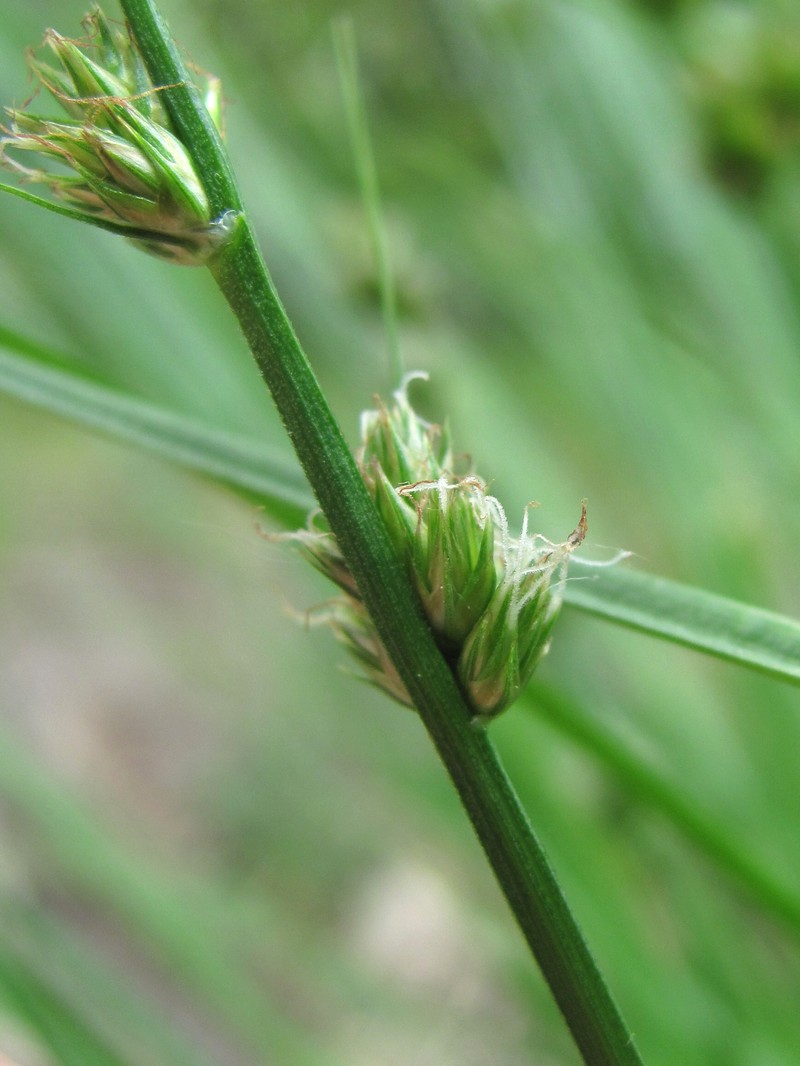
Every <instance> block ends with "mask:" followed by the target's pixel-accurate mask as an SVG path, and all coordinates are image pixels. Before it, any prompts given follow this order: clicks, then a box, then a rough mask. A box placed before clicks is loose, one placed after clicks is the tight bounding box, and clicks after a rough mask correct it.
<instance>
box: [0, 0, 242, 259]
mask: <svg viewBox="0 0 800 1066" xmlns="http://www.w3.org/2000/svg"><path fill="white" fill-rule="evenodd" d="M84 26H85V28H86V30H87V35H86V37H85V39H83V40H80V41H76V40H71V39H69V38H67V37H63V36H61V34H59V33H56V31H55V30H48V31H47V33H46V34H45V38H44V45H45V47H46V48H47V49H48V50H49V52H50V53H51V55H52V56H53V57H54V58H55V60H56V64H55V65H51V64H50V63H46V62H44V61H43V60H41V59H39V58H38V57H37V56H36V55H35V54H33V53H31V55H30V56H29V65H30V68H31V72H32V74H33V77H34V80H35V82H36V84H37V92H38V91H39V90H42V89H43V90H45V91H46V94H47V95H49V96H50V97H51V98H52V99H54V100H55V101H56V102H57V104H58V106H59V108H60V111H61V117H59V118H58V119H51V118H44V117H41V116H39V115H36V114H32V113H30V112H28V111H26V110H15V109H8V115H9V121H10V124H9V127H8V129H7V130H5V135H4V136H3V137H2V138H0V163H2V164H3V165H4V166H5V167H6V168H8V169H10V170H12V171H14V172H15V173H16V175H17V176H18V178H20V179H21V181H22V182H24V183H33V184H38V185H41V186H44V187H46V189H47V190H48V191H49V193H50V194H51V196H52V197H53V198H54V199H55V200H60V201H61V202H62V203H63V204H64V205H65V206H66V207H68V208H69V209H70V210H71V211H72V212H73V213H74V217H80V218H81V219H82V220H83V221H86V222H90V223H94V224H95V225H100V226H106V227H109V226H113V227H116V228H118V229H119V230H120V231H122V232H124V233H126V235H127V234H130V237H131V239H132V240H134V241H135V242H136V243H137V244H138V245H139V246H140V247H142V248H143V249H144V250H145V251H148V252H150V253H152V254H154V255H157V256H159V257H160V258H166V259H169V260H170V261H172V262H176V263H181V264H186V265H190V266H195V265H201V264H203V263H205V262H206V261H207V260H208V259H209V257H210V256H211V255H212V254H213V253H214V252H215V251H216V250H217V249H218V248H219V247H220V246H221V244H222V243H224V241H225V240H227V239H228V237H229V236H230V232H231V231H232V229H233V226H234V224H235V218H232V217H228V216H223V217H222V218H220V219H213V218H212V217H211V212H210V209H209V205H208V200H207V198H206V195H205V192H204V190H203V186H202V184H201V182H200V179H199V177H198V175H197V173H196V172H195V170H194V167H193V165H192V162H191V159H190V158H189V155H188V153H187V151H186V149H185V148H184V146H183V144H182V143H181V141H180V140H179V139H178V137H177V136H176V135H175V132H174V130H173V128H172V125H171V122H170V119H169V116H168V114H167V112H166V109H165V108H164V106H163V101H162V97H163V93H162V91H161V90H160V89H159V88H157V87H154V86H153V85H152V83H151V82H150V80H149V77H148V74H147V71H146V70H145V67H144V63H143V62H142V59H141V56H140V55H139V53H138V51H137V49H136V47H135V45H134V43H133V41H132V39H131V37H130V35H129V34H128V33H127V32H126V31H125V30H124V29H119V28H115V27H113V26H112V25H111V24H110V23H109V22H108V21H107V19H106V18H105V16H104V15H103V14H102V12H100V11H99V10H97V11H95V12H93V13H92V14H91V15H87V17H86V19H85V20H84ZM202 80H203V82H204V84H203V86H202V91H203V95H204V97H205V103H206V106H207V108H208V110H209V113H210V114H211V116H212V119H213V120H214V121H215V122H219V120H220V113H221V91H220V85H219V81H218V79H216V78H204V79H202ZM23 159H32V160H33V165H29V163H27V162H23V161H22V160H23ZM40 202H42V201H40Z"/></svg>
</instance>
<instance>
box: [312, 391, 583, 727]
mask: <svg viewBox="0 0 800 1066" xmlns="http://www.w3.org/2000/svg"><path fill="white" fill-rule="evenodd" d="M415 376H424V375H409V377H408V378H407V379H406V380H405V381H404V383H403V386H402V387H401V388H400V389H399V390H398V392H396V393H395V395H394V398H393V402H392V403H391V404H390V405H388V406H386V405H383V404H380V405H379V406H378V407H377V408H376V409H375V410H371V411H366V412H364V414H363V415H362V418H361V447H360V449H359V452H358V455H357V459H358V464H359V468H360V470H361V474H362V477H363V478H364V481H365V483H366V485H367V486H368V488H369V490H370V493H371V495H372V498H373V500H374V501H375V504H376V506H377V509H378V512H379V513H380V515H381V518H382V519H383V522H384V524H385V526H386V528H387V530H388V532H389V535H390V536H391V538H392V541H393V542H394V544H395V546H396V548H397V551H398V553H399V554H400V555H401V556H402V558H403V559H404V560H405V561H406V565H407V569H408V574H409V579H410V580H411V581H412V582H413V583H414V586H415V588H416V590H417V593H418V595H419V598H420V600H421V603H422V606H423V609H424V612H425V615H426V617H427V619H428V621H429V623H430V626H431V629H432V631H433V633H434V636H435V638H436V640H437V643H438V644H439V647H440V648H441V650H442V652H443V654H444V655H445V657H446V658H447V659H448V661H449V662H450V663H451V665H452V668H453V670H454V672H455V674H456V676H457V678H458V680H459V682H460V684H461V686H462V688H463V691H464V693H465V695H466V697H467V700H468V702H469V704H470V706H471V708H472V711H473V713H474V718H475V721H476V722H488V721H489V720H490V719H492V718H494V717H495V716H496V715H497V714H499V713H500V712H501V711H503V710H504V709H505V708H506V707H508V706H509V704H511V703H512V702H513V700H514V699H515V698H516V696H517V694H518V693H519V692H520V690H521V689H522V687H523V686H524V685H525V684H526V683H527V681H528V680H529V678H530V677H531V674H532V673H533V671H534V670H535V668H536V666H537V664H538V663H539V661H540V660H541V658H542V656H543V655H545V653H546V652H547V649H548V646H549V644H550V635H551V631H552V628H553V624H554V622H555V620H556V617H557V615H558V612H559V608H560V606H561V601H562V597H563V588H564V580H565V576H566V568H567V561H568V559H569V556H570V555H571V553H572V552H573V551H574V550H575V549H576V548H577V547H578V546H579V545H580V544H581V542H582V541H583V539H584V537H585V536H586V529H587V525H586V506H585V503H584V504H583V505H582V507H581V515H580V520H579V522H578V525H577V527H576V528H575V529H574V530H573V532H572V533H571V534H570V535H569V536H568V537H567V539H566V540H565V541H563V542H562V543H557V544H556V543H552V542H551V541H549V540H547V539H546V538H545V537H543V536H542V535H541V534H539V533H535V534H531V533H530V532H529V529H528V510H527V509H526V512H525V515H524V517H523V522H522V530H521V532H520V535H519V536H518V537H516V538H515V537H512V536H511V534H510V532H509V526H508V521H507V519H506V515H505V512H504V511H503V508H502V506H501V505H500V503H499V502H498V500H497V499H496V498H495V497H494V496H492V495H490V493H489V492H488V490H487V486H486V483H485V482H484V481H482V480H481V478H479V477H478V476H477V475H476V474H475V473H472V472H467V473H461V474H457V473H456V472H455V470H456V465H457V464H456V463H455V462H454V456H453V452H452V448H451V443H450V438H449V433H448V431H447V430H446V429H443V428H441V427H439V426H435V425H431V424H429V423H427V422H425V421H424V420H423V419H421V418H420V417H419V416H418V415H417V414H416V412H415V411H414V409H413V408H412V406H411V404H410V403H409V400H408V392H407V386H408V382H409V380H410V379H411V378H413V377H415ZM293 539H295V540H296V541H297V542H298V543H299V544H300V546H301V549H302V551H303V552H304V553H305V555H306V556H307V557H308V558H309V560H310V561H311V562H312V563H313V565H314V566H315V567H316V568H317V569H318V570H320V571H321V572H322V573H324V574H325V575H326V576H327V577H328V578H330V580H332V581H333V582H335V583H336V585H338V587H339V589H340V590H341V593H342V595H341V596H339V597H338V598H337V599H335V600H333V601H332V602H331V603H329V604H326V605H325V606H324V607H323V608H322V609H320V610H318V611H317V612H315V613H314V614H313V615H312V617H311V620H312V621H316V622H324V623H327V624H329V625H330V626H331V627H332V629H333V630H334V632H335V633H336V635H337V636H338V637H339V638H340V639H341V640H342V641H343V642H344V643H345V644H346V645H347V646H348V648H349V649H350V651H351V652H352V653H353V654H354V655H355V657H356V658H357V660H358V661H359V663H360V664H361V667H362V669H363V671H364V673H365V674H366V676H367V678H368V679H369V680H370V681H372V682H373V683H374V684H376V685H378V686H379V687H380V688H382V689H384V690H385V691H386V692H388V693H389V694H390V695H391V696H393V697H394V698H395V699H397V700H399V701H400V702H402V703H406V704H409V705H410V703H411V701H410V699H409V697H408V694H407V693H406V690H405V688H404V686H403V683H402V681H401V680H400V678H399V676H398V675H397V672H396V671H395V669H394V667H393V665H392V663H391V661H390V660H389V656H388V655H387V653H386V651H385V650H384V648H383V645H382V643H381V641H380V639H379V637H378V634H377V632H376V631H375V628H374V626H373V624H372V622H371V620H370V618H369V615H368V614H367V612H366V610H365V608H364V606H363V604H362V602H361V598H360V596H359V594H358V589H357V587H356V583H355V581H354V579H353V577H352V575H351V573H350V571H349V569H348V567H347V564H346V562H345V559H344V557H343V556H342V554H341V552H340V550H339V547H338V545H337V543H336V540H335V538H334V537H333V536H332V535H331V534H330V533H328V532H326V531H325V530H321V529H319V528H316V520H314V519H312V521H311V523H310V525H309V528H308V529H307V530H304V531H301V532H299V533H297V534H293Z"/></svg>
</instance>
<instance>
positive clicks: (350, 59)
mask: <svg viewBox="0 0 800 1066" xmlns="http://www.w3.org/2000/svg"><path fill="white" fill-rule="evenodd" d="M332 33H333V46H334V49H335V52H336V66H337V69H338V71H339V84H340V86H341V92H342V100H343V102H344V107H345V114H346V117H347V128H348V131H349V134H350V143H351V145H352V149H353V158H354V160H355V164H356V171H357V174H358V183H359V185H360V186H361V198H362V200H363V203H364V207H365V209H366V213H367V223H368V225H369V235H370V241H371V243H372V254H373V256H374V258H375V265H376V267H377V270H378V286H379V288H380V297H381V310H382V313H383V326H384V330H385V332H386V346H387V352H388V360H389V374H390V377H391V387H392V388H396V387H397V385H398V384H399V382H400V379H401V378H402V376H403V360H402V356H401V354H400V339H399V336H398V331H397V293H396V290H395V283H394V274H393V272H392V267H391V263H390V262H389V252H388V248H387V240H386V227H385V225H384V221H383V211H382V207H381V195H380V187H379V183H378V171H377V167H376V165H375V154H374V152H373V150H372V139H371V137H370V133H369V122H368V120H367V112H366V108H365V106H364V94H363V90H362V88H361V78H360V74H359V66H358V45H357V41H356V31H355V27H354V25H353V20H352V18H351V17H350V16H349V15H339V16H338V17H337V18H335V19H334V21H333V25H332Z"/></svg>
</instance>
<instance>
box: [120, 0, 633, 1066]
mask: <svg viewBox="0 0 800 1066" xmlns="http://www.w3.org/2000/svg"><path fill="white" fill-rule="evenodd" d="M122 7H123V10H124V12H125V14H126V17H127V19H128V21H129V23H130V25H131V28H132V30H133V33H134V36H135V38H136V40H137V42H138V44H139V47H140V49H141V52H142V54H143V57H144V60H145V63H146V64H147V67H148V69H149V71H150V75H151V77H152V79H153V83H154V84H155V85H171V86H176V87H175V88H170V89H164V90H163V94H162V98H163V100H164V103H165V104H166V106H167V108H168V110H169V113H170V117H171V119H172V122H173V124H174V126H175V129H176V131H177V133H178V136H179V137H180V139H181V140H182V141H183V143H184V145H185V146H186V148H187V150H188V151H189V153H190V155H191V156H192V159H193V161H194V163H195V166H196V169H197V172H198V173H199V174H201V175H203V180H204V184H205V186H206V194H207V196H208V197H209V202H210V204H211V207H212V211H213V212H214V214H215V215H221V214H223V213H224V212H225V211H235V212H237V213H239V214H240V220H239V225H238V228H237V230H236V232H235V233H234V235H233V237H232V239H231V240H230V241H229V243H228V244H226V245H225V246H224V247H223V248H222V250H221V251H220V252H219V253H218V254H217V256H216V257H215V258H214V259H213V260H212V261H211V263H210V269H211V271H212V273H213V275H214V278H215V279H216V281H217V284H218V285H219V288H220V289H221V291H222V293H223V295H224V296H225V298H226V300H227V301H228V303H229V305H230V306H231V308H232V310H233V312H234V314H235V315H236V317H237V318H238V320H239V323H240V325H241V328H242V331H243V333H244V335H245V338H246V339H247V342H248V344H249V346H250V348H251V350H252V353H253V356H254V357H255V360H256V362H257V364H258V367H259V369H260V371H261V373H262V375H263V377H264V380H265V381H266V383H267V385H268V386H269V388H270V391H271V393H272V396H273V399H274V401H275V405H276V407H277V409H278V411H279V413H280V416H281V418H282V420H283V422H284V425H285V427H286V430H287V432H288V434H289V437H290V438H291V441H292V443H293V445H294V448H295V450H296V452H297V455H298V458H299V459H300V462H301V464H302V466H303V469H304V470H305V473H306V475H307V477H308V480H309V482H310V484H311V487H312V489H313V490H314V493H315V495H316V497H317V499H318V501H319V504H320V506H321V507H322V510H323V512H324V513H325V516H326V518H327V520H328V522H329V524H330V527H331V529H332V531H333V533H334V534H335V536H336V538H337V540H338V542H339V545H340V547H341V550H342V552H343V554H344V556H345V558H346V560H347V563H348V565H349V566H350V569H351V571H352V573H353V575H354V576H355V578H356V580H357V582H358V587H359V590H360V592H361V595H362V597H363V599H364V603H365V605H366V607H367V609H368V610H369V612H370V614H371V615H372V617H373V619H374V621H375V625H376V627H377V629H378V632H379V634H380V636H381V639H382V640H383V642H384V644H385V646H386V649H387V651H388V652H389V654H390V656H391V658H392V660H393V662H394V664H395V666H396V667H397V670H398V672H399V674H400V676H401V678H402V680H403V682H404V683H405V685H406V688H407V690H408V692H409V694H410V695H411V697H412V699H413V700H414V702H415V705H416V707H417V709H418V711H419V714H420V717H421V718H422V721H423V723H424V725H425V727H426V728H427V730H428V732H429V734H430V736H431V738H432V740H433V743H434V744H435V746H436V749H437V751H438V753H439V756H440V757H441V759H442V762H443V763H444V765H445V767H446V768H447V771H448V773H449V774H450V777H451V779H452V781H453V783H454V785H455V787H456V789H457V791H458V794H459V796H460V798H461V801H462V803H463V805H464V808H465V810H466V812H467V814H468V816H469V818H470V820H471V822H472V824H473V826H474V829H475V832H476V833H477V836H478V838H479V840H480V842H481V844H482V846H483V848H484V851H485V852H486V856H487V858H488V860H489V862H490V864H491V866H492V868H493V870H494V872H495V875H496V877H497V880H498V882H499V884H500V886H501V888H502V890H503V892H504V894H505V896H506V898H507V900H508V902H509V905H510V906H511V908H512V911H513V912H514V914H515V916H516V918H517V921H518V923H519V925H520V928H521V929H522V932H523V934H524V936H525V938H526V940H527V942H528V944H529V945H530V947H531V950H532V951H533V954H534V956H535V958H536V960H537V962H538V964H539V966H540V968H541V970H542V973H543V974H544V976H545V979H546V980H547V982H548V984H549V986H550V989H551V991H552V993H553V996H554V997H555V999H556V1002H557V1003H558V1005H559V1007H560V1009H561V1011H562V1013H563V1015H564V1018H565V1020H566V1022H567V1025H568V1026H569V1028H570V1031H571V1032H572V1035H573V1037H574V1039H575V1042H576V1044H577V1046H578V1048H579V1049H580V1051H581V1054H582V1055H583V1058H584V1061H585V1062H586V1063H588V1064H591V1066H612V1064H613V1066H636V1064H638V1063H640V1062H641V1060H640V1058H639V1055H638V1053H637V1051H636V1049H635V1047H634V1045H633V1042H632V1038H631V1034H630V1032H629V1030H628V1028H627V1027H626V1025H625V1023H624V1021H623V1020H622V1017H621V1015H620V1013H619V1011H618V1009H617V1007H616V1004H615V1003H614V1000H613V998H612V996H611V993H610V991H609V989H608V987H607V986H606V984H605V982H604V980H603V978H602V976H601V974H600V972H599V970H598V968H597V966H596V964H595V962H594V959H593V958H592V955H591V953H590V951H589V949H588V947H587V945H586V942H585V940H584V938H583V936H582V934H581V931H580V929H579V927H578V924H577V922H576V920H575V918H574V916H573V915H572V913H571V911H570V909H569V907H568V905H567V902H566V900H565V898H564V896H563V893H562V892H561V889H560V886H559V884H558V882H557V880H556V878H555V875H554V873H553V871H552V869H551V867H550V864H549V862H548V861H547V858H546V856H545V854H544V852H543V850H542V847H541V845H540V843H539V841H538V839H537V838H536V836H535V834H534V832H533V830H532V828H531V826H530V823H529V822H528V819H527V816H526V814H525V812H524V811H523V809H522V807H521V805H520V803H519V800H518V799H517V797H516V795H515V793H514V791H513V789H512V787H511V784H510V783H509V781H508V779H507V777H506V775H505V772H504V771H503V769H502V767H501V766H500V763H499V761H498V759H497V755H496V753H495V751H494V748H493V746H492V744H491V742H490V741H489V739H488V737H487V736H486V734H485V733H484V732H482V731H479V730H476V729H475V728H473V727H472V726H471V724H470V717H471V714H470V711H469V709H468V707H467V705H466V704H465V702H464V699H463V697H462V694H461V692H460V690H459V688H458V686H457V684H456V681H455V678H454V677H453V674H452V672H451V671H450V668H449V667H448V665H447V663H446V662H445V661H444V659H443V658H442V656H441V654H440V652H439V650H438V648H437V647H436V644H435V642H434V640H433V636H432V634H431V632H430V630H429V628H428V626H427V623H426V622H425V620H424V618H423V616H422V612H421V608H420V605H419V603H418V601H417V598H416V595H415V593H414V591H413V588H412V586H411V583H410V581H409V579H408V575H407V574H406V571H405V568H404V566H403V564H402V562H401V560H400V559H399V558H398V556H397V554H396V552H395V550H394V548H393V546H392V544H391V542H390V540H389V537H388V534H387V533H386V530H385V529H384V527H383V524H382V522H381V520H380V518H379V516H378V514H377V512H376V510H375V507H374V505H373V503H372V500H371V498H370V496H369V493H368V491H367V489H366V486H365V485H364V483H363V481H362V479H361V475H360V474H359V471H358V469H357V467H356V464H355V461H354V459H353V457H352V455H351V454H350V451H349V449H348V447H347V444H346V442H345V440H344V437H343V435H342V433H341V430H340V429H339V426H338V425H337V423H336V421H335V419H334V417H333V415H332V413H331V411H330V409H329V407H328V405H327V403H326V402H325V399H324V396H323V395H322V392H321V390H320V388H319V385H318V384H317V381H316V379H315V377H314V374H313V371H312V370H311V367H310V366H309V364H308V361H307V359H306V357H305V355H304V353H303V351H302V348H301V347H300V344H299V341H298V340H297V337H296V336H295V333H294V330H293V329H292V326H291V324H290V322H289V319H288V317H287V315H286V312H285V311H284V309H283V307H282V305H281V302H280V299H279V297H278V295H277V293H276V291H275V289H274V286H273V284H272V281H271V279H270V277H269V274H268V272H267V270H266V267H265V265H264V262H263V259H262V257H261V254H260V252H259V250H258V247H257V245H256V242H255V239H254V235H253V232H252V229H251V227H250V224H249V222H248V220H247V218H246V216H245V214H244V210H243V206H242V202H241V198H240V195H239V192H238V188H237V186H236V182H235V179H234V177H233V173H232V170H231V167H230V164H229V162H228V158H227V154H226V153H225V150H224V148H223V146H222V144H221V143H220V140H219V138H218V135H217V133H216V130H215V128H214V126H213V124H212V122H211V120H210V118H209V117H208V115H207V114H206V112H205V110H204V108H203V106H202V103H201V102H200V100H199V97H198V94H197V92H196V91H195V90H194V89H193V87H192V86H191V82H190V79H189V76H188V74H187V72H186V70H185V68H184V66H183V62H182V60H181V58H180V55H179V53H178V51H177V48H176V46H175V44H174V41H173V40H172V37H171V35H170V33H169V31H168V29H167V27H166V24H165V23H164V21H163V19H162V17H161V15H160V13H159V11H158V9H157V8H156V6H155V4H154V3H153V2H152V0H122Z"/></svg>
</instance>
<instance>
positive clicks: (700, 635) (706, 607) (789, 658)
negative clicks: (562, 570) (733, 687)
mask: <svg viewBox="0 0 800 1066" xmlns="http://www.w3.org/2000/svg"><path fill="white" fill-rule="evenodd" d="M564 602H565V604H568V605H569V606H571V607H577V608H578V609H579V610H582V611H587V612H589V613H590V614H594V615H597V617H599V618H604V619H606V621H609V622H618V623H619V624H620V625H624V626H630V627H631V628H632V629H639V630H641V631H642V632H645V633H649V634H650V635H651V636H654V637H661V638H662V639H664V640H669V641H672V642H673V643H674V644H683V645H685V646H686V647H688V648H694V650H695V651H702V652H705V653H706V654H708V655H715V656H717V658H720V659H728V660H729V661H731V662H735V663H739V665H740V666H749V667H752V668H753V669H754V670H759V671H761V672H762V673H765V674H769V675H770V676H771V677H776V678H779V679H780V680H781V681H791V682H793V683H794V684H800V622H797V621H795V620H794V619H792V618H786V617H785V616H783V615H779V614H774V613H773V612H771V611H765V610H762V609H761V608H759V607H751V606H749V605H748V604H745V603H739V602H738V601H737V600H730V599H727V598H726V597H724V596H717V595H715V594H714V593H711V592H705V591H704V590H702V589H698V588H692V587H690V586H688V585H681V584H679V583H678V582H677V581H669V580H667V579H666V578H662V577H654V576H653V575H652V574H641V573H637V572H636V571H634V570H625V569H622V568H613V569H608V570H603V571H601V572H600V573H599V574H598V575H596V576H595V575H593V576H592V577H591V578H589V579H588V580H581V581H572V582H568V583H567V589H566V593H565V596H564Z"/></svg>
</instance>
